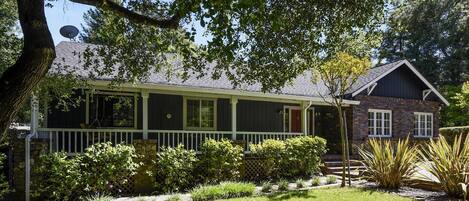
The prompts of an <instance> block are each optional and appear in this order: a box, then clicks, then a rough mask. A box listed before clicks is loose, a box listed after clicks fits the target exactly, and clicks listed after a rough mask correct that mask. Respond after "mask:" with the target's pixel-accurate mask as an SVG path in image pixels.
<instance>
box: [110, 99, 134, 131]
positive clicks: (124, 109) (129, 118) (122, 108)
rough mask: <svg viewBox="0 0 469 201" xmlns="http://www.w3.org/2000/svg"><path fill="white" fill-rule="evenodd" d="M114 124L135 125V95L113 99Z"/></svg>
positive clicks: (117, 125)
mask: <svg viewBox="0 0 469 201" xmlns="http://www.w3.org/2000/svg"><path fill="white" fill-rule="evenodd" d="M112 102H113V105H112V109H113V112H112V126H113V127H133V126H134V97H130V96H122V97H116V98H113V100H112Z"/></svg>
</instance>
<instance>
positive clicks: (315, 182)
mask: <svg viewBox="0 0 469 201" xmlns="http://www.w3.org/2000/svg"><path fill="white" fill-rule="evenodd" d="M334 178H335V177H334ZM319 184H321V178H319V177H313V179H311V186H319Z"/></svg>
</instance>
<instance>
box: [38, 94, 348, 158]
mask: <svg viewBox="0 0 469 201" xmlns="http://www.w3.org/2000/svg"><path fill="white" fill-rule="evenodd" d="M255 95H257V96H263V95H265V94H263V93H259V94H249V96H247V95H243V94H241V93H240V94H238V95H233V94H221V93H215V92H213V93H210V92H209V91H204V92H203V93H195V92H188V91H170V90H160V89H153V90H150V89H135V88H125V89H122V90H119V91H110V90H108V89H102V90H96V91H93V92H89V91H86V92H84V93H81V94H80V93H78V96H81V97H82V98H83V99H84V100H85V102H84V103H83V104H81V105H80V106H79V107H77V108H74V109H71V110H69V111H66V112H65V111H61V110H58V109H56V108H51V107H49V108H45V110H44V111H47V115H45V119H44V122H43V126H42V128H37V127H36V128H37V129H36V130H37V133H38V137H39V138H43V139H47V140H48V142H49V143H48V144H49V151H50V152H57V151H63V152H67V153H69V154H77V153H81V152H83V151H84V150H85V149H86V148H87V147H89V146H91V145H93V144H95V143H101V142H112V143H113V144H119V143H124V144H132V143H133V141H134V140H137V139H142V140H155V141H156V143H157V146H158V150H159V149H161V148H162V147H174V146H177V145H178V144H182V145H184V147H185V148H186V149H192V150H195V151H199V146H200V145H201V144H202V143H203V142H204V141H205V140H206V139H216V140H220V139H222V138H225V139H231V140H233V141H235V142H236V143H238V144H240V145H242V146H243V148H244V150H245V152H249V148H250V145H251V144H257V143H260V142H262V141H264V140H266V139H279V140H286V139H288V138H292V137H297V136H300V135H318V136H321V137H323V138H326V139H328V141H331V142H334V141H335V138H337V139H338V133H335V131H334V130H335V129H334V128H335V126H334V125H332V124H333V123H334V121H332V120H333V119H334V113H331V112H327V111H333V110H334V109H333V108H332V107H327V106H325V103H324V102H322V101H321V100H318V99H311V98H309V97H296V96H291V97H290V96H279V97H276V96H272V95H268V96H269V97H256V96H255ZM265 96H267V95H265ZM123 103H125V104H123ZM347 106H349V105H347ZM32 111H37V110H32ZM36 122H37V121H36ZM36 126H37V125H36ZM34 127H35V126H33V129H34ZM336 136H337V137H336Z"/></svg>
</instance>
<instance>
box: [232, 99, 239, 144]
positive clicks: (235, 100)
mask: <svg viewBox="0 0 469 201" xmlns="http://www.w3.org/2000/svg"><path fill="white" fill-rule="evenodd" d="M237 104H238V97H231V139H232V140H236V129H237V128H236V118H237V116H236V105H237Z"/></svg>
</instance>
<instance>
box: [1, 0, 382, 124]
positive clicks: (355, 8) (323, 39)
mask: <svg viewBox="0 0 469 201" xmlns="http://www.w3.org/2000/svg"><path fill="white" fill-rule="evenodd" d="M73 1H74V2H77V3H81V4H87V5H91V6H95V7H96V8H98V9H101V10H102V11H104V12H109V13H110V14H112V15H115V16H118V17H119V19H118V18H113V19H112V20H114V21H109V22H115V24H114V26H106V29H103V31H102V32H101V33H102V34H103V35H105V36H106V35H108V36H112V37H110V39H108V40H106V41H105V42H104V45H103V46H100V47H101V48H98V49H97V50H98V51H97V52H95V51H92V50H90V51H88V54H86V55H84V56H85V58H88V59H85V60H86V61H85V62H86V63H87V64H88V65H89V66H90V67H93V66H96V65H97V63H99V61H95V60H93V59H90V58H92V57H93V55H96V54H98V55H100V56H101V58H103V61H104V64H105V65H104V66H102V67H103V68H104V69H109V68H111V66H114V65H117V68H118V72H119V75H117V76H116V80H123V81H134V82H135V81H141V80H144V79H145V75H148V72H151V71H158V70H161V68H162V65H164V64H167V63H169V61H170V60H171V59H174V58H171V57H167V55H169V54H168V53H170V54H174V55H176V56H177V57H179V58H181V59H180V60H181V64H182V68H181V69H182V71H183V73H182V74H183V75H185V76H187V75H188V71H189V70H193V71H196V72H200V73H203V68H204V67H205V66H206V65H205V63H204V62H205V61H207V62H215V64H216V68H215V71H214V74H213V76H214V77H218V76H220V75H221V73H225V74H226V75H227V76H228V77H229V78H230V79H231V80H232V81H233V83H234V84H239V83H240V82H245V83H248V84H252V83H254V82H260V83H261V84H262V85H263V89H264V90H269V89H276V88H279V87H280V86H283V85H284V84H285V83H287V82H288V81H290V80H292V79H293V78H295V77H296V76H297V75H298V74H299V73H302V72H303V71H304V69H306V67H307V66H309V62H310V61H313V60H314V58H315V57H316V56H317V55H319V54H320V53H321V52H322V50H323V49H324V48H327V47H330V46H334V45H336V42H337V40H336V39H337V38H339V36H340V34H339V33H343V32H351V31H353V30H355V29H356V28H357V27H358V28H373V27H375V25H376V23H377V22H379V21H380V19H381V17H382V15H383V12H384V0H378V1H342V2H341V3H340V4H338V3H335V2H329V3H328V2H317V1H311V2H309V1H308V2H289V1H247V0H239V1H209V0H207V1H198V0H191V1H183V0H175V1H172V2H167V1H163V0H161V1H160V0H153V1H148V0H125V1H123V2H122V3H118V2H116V1H113V0H73ZM44 6H45V2H44V0H17V7H18V17H19V20H20V25H21V28H22V32H23V48H22V51H21V55H20V56H19V58H18V59H17V60H16V62H15V63H14V64H13V65H11V66H10V67H8V68H7V69H6V70H5V72H4V73H3V74H2V77H1V78H0V108H2V110H0V131H4V130H5V129H6V128H7V126H8V125H9V123H10V121H11V119H12V118H13V117H14V116H15V115H16V114H17V112H18V110H19V108H20V107H21V105H22V104H23V102H24V101H25V100H26V98H27V97H28V95H29V94H30V93H31V92H32V90H33V89H34V88H35V86H36V85H38V83H39V82H40V81H41V80H42V78H43V77H44V76H45V75H46V73H47V72H48V70H49V68H50V67H51V64H52V62H53V60H54V58H55V56H56V55H55V48H54V43H53V41H52V38H51V35H50V32H49V29H48V27H47V22H46V19H45V16H44ZM313 11H314V12H313ZM191 22H197V23H200V24H201V26H202V27H205V29H206V33H207V34H210V35H211V39H210V41H209V42H208V44H207V45H206V46H202V47H198V46H195V45H194V44H193V43H192V41H193V40H194V33H195V30H192V29H184V28H182V27H183V26H181V25H182V24H183V23H184V24H188V23H191ZM291 22H295V23H291ZM107 24H108V25H111V24H110V23H107ZM305 39H306V40H305ZM103 50H109V51H107V52H105V51H103ZM116 58H118V59H116ZM141 58H145V59H148V58H151V59H148V60H142V59H141ZM299 60H302V62H297V61H299ZM118 61H119V62H118ZM160 64H161V65H160ZM94 70H96V68H94ZM106 72H107V71H105V70H104V71H98V72H97V73H106Z"/></svg>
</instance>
